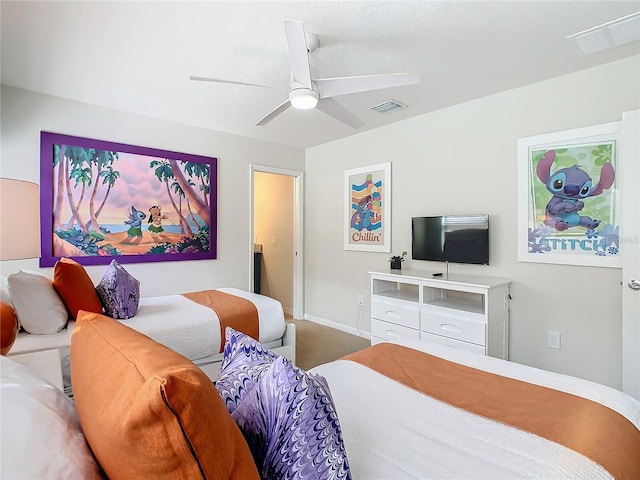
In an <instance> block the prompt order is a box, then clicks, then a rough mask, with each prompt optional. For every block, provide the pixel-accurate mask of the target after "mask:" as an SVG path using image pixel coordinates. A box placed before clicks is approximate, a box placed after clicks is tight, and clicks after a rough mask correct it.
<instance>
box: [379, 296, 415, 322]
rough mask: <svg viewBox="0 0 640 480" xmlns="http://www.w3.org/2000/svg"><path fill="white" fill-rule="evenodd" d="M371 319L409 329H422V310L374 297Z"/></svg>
mask: <svg viewBox="0 0 640 480" xmlns="http://www.w3.org/2000/svg"><path fill="white" fill-rule="evenodd" d="M371 317H373V318H377V319H378V320H384V321H385V322H391V323H395V324H396V325H402V326H404V327H409V328H415V329H418V328H420V309H419V308H418V307H410V306H406V305H402V304H400V303H396V302H387V301H384V300H380V299H379V298H375V297H373V298H372V299H371Z"/></svg>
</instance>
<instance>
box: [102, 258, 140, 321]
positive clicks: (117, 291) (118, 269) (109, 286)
mask: <svg viewBox="0 0 640 480" xmlns="http://www.w3.org/2000/svg"><path fill="white" fill-rule="evenodd" d="M96 293H97V294H98V297H100V300H101V301H102V305H103V306H104V310H105V312H106V314H107V315H109V316H110V317H113V318H118V319H125V318H131V317H133V316H134V315H135V314H136V312H137V311H138V304H139V303H140V282H139V281H138V280H137V279H135V278H134V277H132V276H131V275H130V274H129V272H127V271H126V270H125V269H124V268H123V267H122V265H120V264H119V263H118V262H116V261H115V260H111V263H110V264H109V266H108V267H107V271H106V272H105V274H104V276H103V277H102V280H100V283H98V285H96Z"/></svg>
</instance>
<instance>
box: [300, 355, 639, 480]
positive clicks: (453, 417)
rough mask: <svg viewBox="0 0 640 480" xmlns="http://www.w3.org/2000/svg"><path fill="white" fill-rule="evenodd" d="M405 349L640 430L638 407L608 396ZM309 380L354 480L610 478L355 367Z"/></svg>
mask: <svg viewBox="0 0 640 480" xmlns="http://www.w3.org/2000/svg"><path fill="white" fill-rule="evenodd" d="M404 344H405V345H407V344H406V342H404ZM407 346H413V347H418V348H417V349H420V350H423V351H426V352H428V353H431V354H433V355H438V356H441V357H443V358H446V359H448V360H452V361H456V362H458V363H462V364H465V365H469V366H471V367H474V368H480V369H483V370H487V371H490V372H494V373H498V374H501V375H505V376H510V377H514V378H518V379H521V380H524V381H527V382H531V383H537V384H540V385H545V386H548V387H551V388H555V389H558V390H564V391H566V392H570V393H573V394H576V395H580V396H583V397H586V398H589V399H591V400H595V401H597V402H600V403H603V404H605V405H607V406H609V407H610V408H613V409H614V410H616V411H618V412H619V413H621V414H622V415H624V416H625V417H627V418H628V419H629V420H630V421H631V422H632V423H634V424H635V425H636V427H638V428H640V402H639V401H637V400H635V399H633V398H631V397H629V396H627V395H624V394H623V393H622V392H619V391H617V390H614V389H612V388H609V387H605V386H602V385H598V384H595V383H592V382H588V381H585V380H580V379H577V378H574V377H568V376H566V375H560V374H555V373H551V372H546V371H542V370H538V369H534V368H531V367H527V366H523V365H519V364H516V363H512V362H506V361H504V360H500V359H496V358H491V357H484V356H480V355H476V354H473V353H470V352H463V351H460V350H455V349H453V348H450V347H444V346H441V345H433V344H428V343H425V342H415V343H412V344H409V345H407ZM312 372H315V373H319V374H321V375H323V376H324V377H325V378H326V379H327V381H328V383H329V387H330V389H331V393H332V396H333V399H334V401H335V405H336V410H337V412H338V417H339V419H340V423H341V425H342V431H343V435H344V441H345V446H346V449H347V455H348V457H349V462H350V464H351V471H352V474H353V478H354V479H381V480H382V479H384V480H392V479H402V480H406V479H425V478H453V479H465V478H468V479H500V478H508V479H512V478H544V479H564V478H589V479H596V478H611V476H610V475H609V473H608V472H607V471H605V470H604V469H603V468H602V467H600V466H599V465H598V464H596V463H595V462H593V461H592V460H590V459H588V458H586V457H584V456H582V455H581V454H578V453H576V452H574V451H572V450H570V449H568V448H566V447H563V446H561V445H558V444H556V443H553V442H550V441H548V440H545V439H543V438H541V437H538V436H536V435H533V434H530V433H528V432H524V431H522V430H518V429H516V428H513V427H509V426H507V425H504V424H502V423H499V422H496V421H493V420H489V419H486V418H484V417H480V416H478V415H475V414H472V413H469V412H466V411H465V410H461V409H459V408H456V407H452V406H450V405H448V404H446V403H443V402H440V401H438V400H435V399H433V398H431V397H428V396H427V395H424V394H422V393H420V392H417V391H415V390H413V389H411V388H409V387H406V386H404V385H402V384H400V383H398V382H396V381H394V380H391V379H389V378H387V377H385V376H383V375H381V374H379V373H377V372H375V371H373V370H371V369H369V368H367V367H364V366H362V365H360V364H358V363H355V362H350V361H346V360H338V361H336V362H332V363H329V364H326V365H321V366H319V367H316V368H314V369H313V370H312ZM505 401H508V399H505Z"/></svg>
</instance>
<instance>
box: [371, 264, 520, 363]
mask: <svg viewBox="0 0 640 480" xmlns="http://www.w3.org/2000/svg"><path fill="white" fill-rule="evenodd" d="M369 274H370V275H371V344H372V345H373V344H375V343H379V342H381V341H385V340H394V339H399V338H411V339H417V340H424V341H429V342H434V343H439V344H443V345H449V346H452V347H456V348H460V349H463V350H469V351H472V352H476V353H480V354H482V355H489V356H492V357H498V358H503V359H505V360H508V358H509V299H510V296H509V285H510V283H511V282H510V281H509V280H506V279H502V278H491V277H476V276H470V275H458V274H451V275H449V272H448V269H447V276H446V277H444V276H442V277H434V276H433V272H427V271H421V270H402V271H400V270H399V271H398V272H397V273H396V272H395V271H393V270H392V271H387V272H369Z"/></svg>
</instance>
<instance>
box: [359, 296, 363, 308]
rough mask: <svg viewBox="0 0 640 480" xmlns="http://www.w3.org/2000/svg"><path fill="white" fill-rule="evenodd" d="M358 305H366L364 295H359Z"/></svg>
mask: <svg viewBox="0 0 640 480" xmlns="http://www.w3.org/2000/svg"><path fill="white" fill-rule="evenodd" d="M358 306H359V307H364V295H358Z"/></svg>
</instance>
